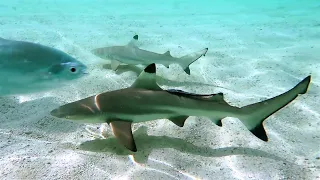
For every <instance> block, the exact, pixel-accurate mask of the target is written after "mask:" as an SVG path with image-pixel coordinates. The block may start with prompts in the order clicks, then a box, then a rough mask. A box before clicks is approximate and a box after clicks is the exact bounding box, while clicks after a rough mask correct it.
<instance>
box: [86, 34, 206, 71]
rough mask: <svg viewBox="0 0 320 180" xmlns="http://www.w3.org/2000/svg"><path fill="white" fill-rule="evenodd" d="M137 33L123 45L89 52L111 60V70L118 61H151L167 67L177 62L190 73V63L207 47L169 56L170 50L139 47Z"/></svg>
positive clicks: (137, 63) (146, 62) (147, 63)
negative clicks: (160, 51) (176, 55)
mask: <svg viewBox="0 0 320 180" xmlns="http://www.w3.org/2000/svg"><path fill="white" fill-rule="evenodd" d="M137 41H138V35H135V36H133V38H132V40H131V41H130V42H129V43H128V44H127V45H125V46H110V47H103V48H97V49H93V50H91V52H92V53H93V54H94V55H96V56H98V57H100V58H102V59H107V60H111V68H112V70H114V71H115V70H117V68H118V66H119V65H120V63H124V64H130V65H139V64H142V65H149V64H151V63H155V64H162V65H164V66H165V67H167V68H169V65H170V64H179V65H180V66H181V67H182V68H183V70H184V71H185V72H186V73H187V74H188V75H190V68H189V66H190V64H192V63H193V62H195V61H196V60H198V59H199V58H200V57H201V56H205V55H206V53H207V51H208V48H204V49H202V50H200V51H198V52H194V53H191V54H188V55H185V56H182V57H180V58H176V57H173V56H171V54H170V51H167V52H165V53H163V54H159V53H155V52H151V51H147V50H143V49H140V48H139V47H138V46H137Z"/></svg>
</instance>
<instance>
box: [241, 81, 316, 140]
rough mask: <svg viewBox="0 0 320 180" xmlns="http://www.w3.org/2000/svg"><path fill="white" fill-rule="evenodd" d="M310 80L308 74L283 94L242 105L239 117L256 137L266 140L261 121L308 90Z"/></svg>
mask: <svg viewBox="0 0 320 180" xmlns="http://www.w3.org/2000/svg"><path fill="white" fill-rule="evenodd" d="M310 81H311V76H308V77H306V78H305V79H303V80H302V81H301V82H300V83H299V84H297V85H296V86H295V87H294V88H292V89H290V90H289V91H287V92H285V93H283V94H280V95H278V96H276V97H273V98H271V99H267V100H265V101H261V102H258V103H255V104H250V105H248V106H244V107H242V108H241V109H240V111H241V112H242V113H241V114H242V115H241V117H239V119H240V120H241V122H242V123H243V124H244V125H245V126H246V127H247V128H248V129H249V130H250V131H251V133H253V134H254V135H255V136H256V137H258V138H260V139H261V140H263V141H268V136H267V134H266V131H265V129H264V127H263V121H264V120H265V119H266V118H268V117H269V116H271V115H272V114H273V113H275V112H277V111H278V110H280V109H281V108H283V107H284V106H286V105H287V104H288V103H290V102H291V101H293V100H294V99H295V98H296V97H298V95H299V94H305V93H306V92H307V90H308V87H309V84H310Z"/></svg>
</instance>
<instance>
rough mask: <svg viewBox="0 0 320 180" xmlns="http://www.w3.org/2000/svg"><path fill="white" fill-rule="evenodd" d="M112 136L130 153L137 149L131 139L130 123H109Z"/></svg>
mask: <svg viewBox="0 0 320 180" xmlns="http://www.w3.org/2000/svg"><path fill="white" fill-rule="evenodd" d="M110 126H111V128H112V131H113V134H114V135H115V137H116V138H117V140H118V141H120V143H121V144H123V145H124V146H125V147H126V148H127V149H129V150H130V151H133V152H136V151H137V147H136V144H135V142H134V139H133V135H132V130H131V122H129V121H112V122H110Z"/></svg>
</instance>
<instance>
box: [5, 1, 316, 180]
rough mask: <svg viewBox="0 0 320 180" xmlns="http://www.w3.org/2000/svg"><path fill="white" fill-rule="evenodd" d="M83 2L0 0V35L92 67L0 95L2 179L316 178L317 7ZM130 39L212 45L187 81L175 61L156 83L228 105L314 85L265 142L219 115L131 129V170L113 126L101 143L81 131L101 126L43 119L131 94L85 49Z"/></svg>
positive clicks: (180, 48) (150, 44)
mask: <svg viewBox="0 0 320 180" xmlns="http://www.w3.org/2000/svg"><path fill="white" fill-rule="evenodd" d="M91 2H92V1H91V0H82V1H77V2H76V1H69V2H65V1H63V0H56V1H46V3H44V1H39V0H38V1H36V0H29V1H28V2H22V1H17V0H10V1H1V2H0V37H3V38H8V39H16V40H28V41H33V42H39V43H42V44H45V45H49V46H52V47H56V48H59V49H61V50H64V51H65V52H68V53H69V54H71V55H73V56H75V57H77V58H78V59H79V60H81V61H82V62H84V63H86V64H88V65H89V66H90V75H88V76H87V77H85V78H83V79H81V80H79V81H75V82H74V83H72V84H70V86H66V87H62V88H60V87H57V89H55V90H52V91H50V92H46V93H41V94H35V95H30V96H20V97H9V98H0V107H1V108H0V167H1V168H0V179H10V180H11V179H151V178H152V179H194V178H200V179H319V178H320V160H319V158H320V143H319V142H320V130H319V129H320V110H319V106H320V100H319V92H320V88H319V85H320V70H319V69H320V63H319V62H320V60H319V57H320V36H319V34H320V21H319V18H318V17H320V15H319V13H320V9H319V8H320V6H319V3H317V1H308V3H306V4H304V3H302V2H301V3H298V4H297V1H293V0H291V1H281V2H282V3H279V2H277V1H275V2H273V1H263V2H264V4H263V3H262V2H261V1H256V3H253V4H252V2H251V1H250V2H249V1H241V3H240V2H239V1H235V2H228V3H223V1H221V2H220V1H214V2H212V3H210V4H209V3H207V2H208V1H202V2H201V1H191V0H184V1H179V3H178V2H172V3H165V1H160V0H153V1H152V2H151V1H147V2H149V3H146V2H143V1H129V2H127V1H124V0H111V1H108V2H107V1H102V0H99V1H94V3H91ZM236 2H238V3H236ZM276 2H277V3H276ZM293 2H295V4H294V3H293ZM313 2H314V3H313ZM134 33H138V34H139V35H140V40H141V47H142V48H144V49H148V50H152V51H156V52H165V51H166V50H171V53H172V55H174V56H181V55H184V54H185V53H189V52H192V51H196V50H200V49H202V48H204V47H208V48H209V52H208V54H207V56H206V57H203V58H201V59H200V60H199V61H198V62H196V63H194V64H193V65H192V66H191V67H190V68H191V74H192V75H191V76H187V75H186V74H185V73H184V72H183V70H182V69H181V68H180V67H179V66H178V65H173V66H171V67H170V69H166V68H165V67H163V66H158V67H157V69H158V75H159V76H161V77H164V78H167V79H170V80H171V81H170V82H166V81H164V80H163V79H162V80H161V81H159V83H160V84H161V85H162V86H163V87H170V88H174V87H178V88H180V89H184V90H187V91H190V92H196V93H216V92H219V91H222V92H224V93H225V97H226V100H227V101H228V102H230V103H231V104H233V105H238V106H243V105H247V104H249V103H254V102H257V101H260V100H263V99H265V98H269V97H273V96H275V95H278V94H280V93H283V92H285V91H286V90H288V89H290V88H292V87H293V86H294V85H296V84H297V83H298V82H299V81H300V80H302V79H303V78H304V77H306V76H307V75H309V74H311V75H312V83H311V85H310V88H309V91H308V93H307V94H305V95H303V96H300V97H298V98H297V99H296V100H294V101H293V102H292V103H290V104H289V105H288V106H286V107H285V108H283V109H281V110H280V111H278V112H277V113H276V114H274V115H273V116H271V117H269V118H268V119H267V121H266V122H265V127H266V130H267V133H268V135H269V138H270V142H268V143H264V142H261V141H260V140H258V139H257V138H255V137H254V136H253V135H251V134H250V132H248V131H247V130H246V129H245V127H244V125H242V124H241V123H240V121H239V120H237V119H235V118H226V119H225V120H224V121H223V123H224V127H223V128H219V127H217V126H215V125H214V124H213V123H211V122H210V120H209V119H206V118H198V117H190V118H189V119H188V121H187V122H186V125H185V127H183V128H179V127H177V126H175V125H173V123H171V122H169V121H167V120H157V121H152V122H148V123H140V124H135V125H134V129H135V130H136V129H138V130H137V131H136V132H135V136H136V138H135V139H136V143H137V148H138V150H139V151H138V152H137V153H136V154H135V159H136V161H137V162H134V161H132V156H130V153H129V152H128V151H126V150H125V149H124V148H122V147H121V146H119V145H118V143H117V142H116V141H115V140H114V139H113V137H112V135H111V132H110V128H109V129H108V134H109V135H108V137H110V138H109V139H106V140H99V139H97V140H94V139H95V138H96V137H93V136H92V133H89V131H88V130H91V131H93V132H94V133H97V134H99V132H100V131H99V129H97V128H100V129H101V128H102V127H106V128H108V126H104V125H102V126H101V125H100V124H77V123H74V122H69V121H64V120H60V119H56V118H53V117H51V116H50V115H49V112H50V111H51V110H52V109H54V108H56V107H58V106H59V105H62V104H64V103H67V102H72V101H75V100H79V99H81V98H85V97H87V96H90V95H93V94H96V93H99V92H103V91H109V90H115V89H119V88H125V87H127V86H129V85H130V84H131V83H132V82H133V81H134V80H135V79H136V76H137V73H135V72H133V71H125V70H123V73H114V72H113V71H112V70H110V69H108V68H107V69H106V68H103V67H108V66H103V64H101V62H99V61H101V59H99V58H97V57H95V56H93V55H92V54H91V53H90V52H89V51H90V50H91V49H93V48H97V47H101V46H109V45H116V44H119V45H122V44H125V43H127V42H128V41H129V40H130V38H131V37H132V35H133V34H134ZM105 63H106V64H108V63H109V62H108V61H105ZM192 82H196V83H192ZM202 83H204V84H209V85H210V84H211V85H219V86H222V87H225V88H227V89H225V90H224V89H219V88H215V87H214V86H208V85H204V84H202ZM110 103H112V102H110ZM100 126H101V127H100ZM139 127H140V128H139ZM86 129H87V130H86ZM146 133H147V134H148V136H147V135H146ZM80 144H81V145H80Z"/></svg>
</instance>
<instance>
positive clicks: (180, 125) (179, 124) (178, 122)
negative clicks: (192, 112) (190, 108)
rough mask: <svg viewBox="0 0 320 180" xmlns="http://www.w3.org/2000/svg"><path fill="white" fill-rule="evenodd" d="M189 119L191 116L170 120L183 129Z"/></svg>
mask: <svg viewBox="0 0 320 180" xmlns="http://www.w3.org/2000/svg"><path fill="white" fill-rule="evenodd" d="M188 117H189V116H176V117H172V118H169V120H170V121H171V122H173V123H174V124H175V125H177V126H179V127H183V126H184V122H185V121H186V120H187V118H188Z"/></svg>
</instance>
